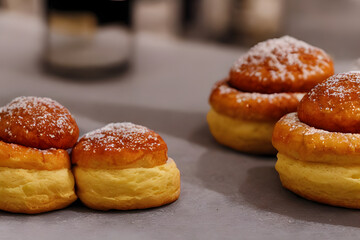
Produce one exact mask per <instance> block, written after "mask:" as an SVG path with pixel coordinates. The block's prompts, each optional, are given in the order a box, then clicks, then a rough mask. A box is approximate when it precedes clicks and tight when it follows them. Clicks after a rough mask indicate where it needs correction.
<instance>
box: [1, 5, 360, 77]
mask: <svg viewBox="0 0 360 240" xmlns="http://www.w3.org/2000/svg"><path fill="white" fill-rule="evenodd" d="M359 12H360V0H342V1H339V0H316V1H313V0H103V1H99V0H98V1H96V0H92V1H84V0H78V1H59V0H0V19H2V20H3V22H4V24H3V28H0V36H1V35H3V36H6V35H7V33H8V32H10V31H13V30H12V27H10V26H9V22H8V21H9V19H12V20H11V21H10V22H11V23H12V24H14V26H15V25H17V26H20V25H22V26H23V27H24V28H25V26H26V25H27V24H30V22H37V25H38V26H37V27H34V26H32V27H31V26H29V27H26V28H27V29H28V30H27V31H31V32H32V35H34V34H35V32H36V34H38V35H39V36H41V37H39V38H38V39H40V41H41V44H42V45H41V53H39V55H41V65H42V66H43V67H45V69H46V70H47V71H48V72H50V73H55V74H60V75H65V76H67V77H103V76H105V75H106V74H109V73H110V74H113V73H117V72H122V71H123V70H126V69H128V68H129V66H131V63H133V57H134V53H135V52H136V51H137V47H136V44H135V43H136V41H137V40H136V38H135V36H138V35H141V34H145V35H147V36H152V39H154V36H155V38H157V39H170V40H171V41H174V40H175V41H182V42H190V43H191V42H193V43H196V44H200V45H201V44H202V45H204V46H206V45H211V46H212V47H216V46H219V47H225V48H231V49H234V51H237V50H238V51H240V52H241V51H242V52H245V51H246V50H247V49H248V48H249V47H251V46H252V45H254V44H256V43H257V42H259V41H263V40H266V39H268V38H273V37H279V36H282V35H291V36H293V37H296V38H298V39H300V40H304V41H306V42H308V43H310V44H312V45H315V46H318V47H320V48H322V49H324V50H325V51H327V52H328V53H329V54H330V55H331V56H332V57H333V58H334V60H336V61H338V60H349V61H352V63H354V66H357V65H359V63H358V62H357V61H356V59H357V58H358V57H359V56H360V50H359V47H358V43H359V42H360V31H359V29H358V23H359V22H360V14H359ZM1 17H2V18H1ZM6 19H7V20H6ZM5 23H6V24H5ZM0 26H1V24H0ZM6 26H7V27H6ZM40 26H41V27H40ZM15 28H16V27H15ZM31 28H33V29H31ZM14 31H15V30H14ZM17 34H19V38H21V36H20V35H21V31H19V32H18V33H17ZM23 37H24V38H26V34H25V33H23ZM0 39H1V38H0ZM23 40H24V39H23ZM29 41H30V38H29ZM143 41H146V38H143ZM149 41H151V40H149ZM7 44H9V43H7ZM13 45H16V43H15V42H14V43H13ZM197 46H199V45H197ZM234 60H235V59H234ZM0 64H1V61H0ZM228 66H229V67H230V64H228Z"/></svg>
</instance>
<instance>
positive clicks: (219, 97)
mask: <svg viewBox="0 0 360 240" xmlns="http://www.w3.org/2000/svg"><path fill="white" fill-rule="evenodd" d="M303 96H304V93H274V94H266V93H249V92H243V91H240V90H237V89H236V88H233V87H230V86H229V84H228V79H225V80H222V81H219V82H217V83H216V84H215V86H214V88H213V90H212V91H211V94H210V98H209V103H210V105H211V107H212V108H213V109H214V110H215V111H217V112H218V113H221V114H223V115H226V116H228V117H231V118H234V119H238V120H250V121H272V122H273V121H277V120H279V119H280V118H281V117H282V116H284V115H285V114H287V113H289V112H295V111H296V109H297V106H298V104H299V102H300V100H301V98H302V97H303Z"/></svg>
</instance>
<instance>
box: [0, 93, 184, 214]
mask: <svg viewBox="0 0 360 240" xmlns="http://www.w3.org/2000/svg"><path fill="white" fill-rule="evenodd" d="M78 137H79V128H78V126H77V124H76V122H75V119H74V118H73V117H72V116H71V114H70V112H69V111H68V110H67V109H66V108H65V107H63V106H62V105H60V104H59V103H58V102H56V101H54V100H51V99H49V98H39V97H19V98H16V99H14V100H13V101H12V102H10V103H9V104H8V105H6V106H4V107H2V108H1V109H0V209H1V210H4V211H9V212H16V213H27V214H34V213H41V212H47V211H51V210H56V209H61V208H64V207H66V206H68V205H69V204H71V203H72V202H74V201H75V200H76V199H77V196H79V198H80V200H81V201H82V202H83V203H84V204H85V205H87V206H89V207H91V208H94V209H99V210H109V209H120V210H130V209H142V208H149V207H157V206H161V205H164V204H167V203H170V202H173V201H175V200H176V199H177V198H178V197H179V194H180V173H179V170H178V169H177V167H176V164H175V162H174V161H173V160H172V159H171V158H168V156H167V146H166V143H165V142H164V140H163V139H162V138H161V137H160V136H159V135H158V134H157V133H155V132H153V131H151V130H149V129H147V128H146V127H143V126H139V125H135V124H132V123H114V124H109V125H107V126H105V127H104V128H101V129H99V130H95V131H93V132H91V133H88V134H86V135H85V136H84V137H82V138H81V139H80V140H79V141H77V140H78ZM70 148H73V150H72V152H71V160H70V156H69V154H68V152H67V149H70ZM71 161H72V163H73V164H74V168H73V172H72V171H71ZM73 173H74V175H73ZM74 178H75V179H74ZM75 182H76V186H77V191H76V193H75V188H74V186H75Z"/></svg>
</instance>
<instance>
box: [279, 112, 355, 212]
mask: <svg viewBox="0 0 360 240" xmlns="http://www.w3.org/2000/svg"><path fill="white" fill-rule="evenodd" d="M272 142H273V145H274V147H275V148H276V149H277V150H278V151H279V153H278V155H277V157H278V160H277V162H276V165H275V168H276V170H277V172H278V173H279V176H280V180H281V182H282V185H283V186H284V187H285V188H287V189H289V190H291V191H293V192H294V193H296V194H298V195H300V196H302V197H304V198H307V199H309V200H313V201H317V202H321V203H326V204H329V205H334V206H341V207H348V208H360V134H352V133H340V132H329V131H326V130H321V129H316V128H314V127H311V126H309V125H307V124H305V123H303V122H301V121H300V120H299V118H298V117H297V113H290V114H287V115H285V116H284V117H283V118H281V119H280V120H279V121H278V122H277V123H276V125H275V129H274V133H273V138H272Z"/></svg>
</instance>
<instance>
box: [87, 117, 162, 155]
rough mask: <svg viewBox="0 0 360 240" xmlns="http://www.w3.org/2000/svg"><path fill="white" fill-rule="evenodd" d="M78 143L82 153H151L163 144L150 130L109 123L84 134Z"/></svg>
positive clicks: (131, 125)
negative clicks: (130, 151) (128, 151)
mask: <svg viewBox="0 0 360 240" xmlns="http://www.w3.org/2000/svg"><path fill="white" fill-rule="evenodd" d="M80 143H81V144H82V146H83V150H84V151H93V152H96V151H99V149H102V150H104V151H118V152H121V151H122V150H123V149H127V150H132V151H137V150H150V151H153V150H155V149H157V148H159V147H160V146H161V145H162V144H165V143H164V141H163V140H162V138H161V137H160V136H159V135H158V134H157V133H155V132H153V131H151V130H150V129H148V128H146V127H144V126H140V125H136V124H133V123H130V122H123V123H110V124H108V125H106V126H105V127H103V128H100V129H97V130H94V131H92V132H89V133H87V134H85V135H84V136H83V137H82V138H81V139H80Z"/></svg>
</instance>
